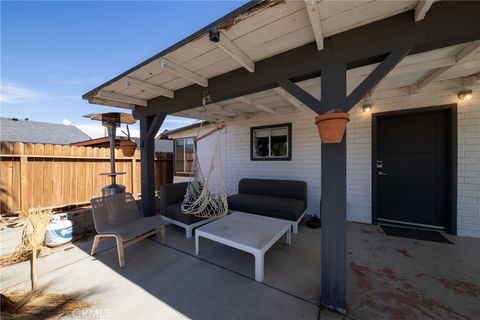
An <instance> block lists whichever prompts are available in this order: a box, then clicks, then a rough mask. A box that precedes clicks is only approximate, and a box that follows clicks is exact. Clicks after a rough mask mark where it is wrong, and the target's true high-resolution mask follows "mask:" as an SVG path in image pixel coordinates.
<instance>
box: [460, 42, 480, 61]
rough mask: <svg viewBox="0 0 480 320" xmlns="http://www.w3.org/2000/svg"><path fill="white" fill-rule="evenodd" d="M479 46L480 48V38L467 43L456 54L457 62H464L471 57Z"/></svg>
mask: <svg viewBox="0 0 480 320" xmlns="http://www.w3.org/2000/svg"><path fill="white" fill-rule="evenodd" d="M478 48H480V40H478V41H473V42H470V43H469V44H467V45H466V46H465V47H464V48H463V49H462V50H460V52H459V53H457V55H456V56H455V61H456V62H457V63H462V62H463V61H465V60H466V59H467V58H468V57H470V56H471V55H472V54H473V53H474V52H475V51H476V50H477V49H478Z"/></svg>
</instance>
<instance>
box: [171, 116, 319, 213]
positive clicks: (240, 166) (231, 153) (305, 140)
mask: <svg viewBox="0 0 480 320" xmlns="http://www.w3.org/2000/svg"><path fill="white" fill-rule="evenodd" d="M314 118H315V114H314V113H313V112H312V111H310V110H308V109H305V111H303V112H297V113H289V114H283V115H275V116H270V117H265V118H260V119H250V120H244V121H236V122H231V123H229V124H228V126H227V128H226V130H224V137H222V138H223V140H222V144H221V145H222V148H223V151H224V153H223V163H224V166H225V179H226V183H227V191H228V193H229V194H234V193H237V192H238V182H239V181H240V179H241V178H265V179H290V180H294V179H295V180H303V181H306V182H307V184H308V210H307V213H308V214H312V215H313V214H317V215H318V214H319V212H320V170H321V166H320V165H321V164H320V140H319V138H318V131H317V127H316V125H315V120H314ZM280 123H292V136H293V140H292V159H291V160H290V161H251V160H250V128H251V127H257V126H264V125H270V124H272V125H273V124H280ZM207 130H209V129H205V131H207ZM196 134H197V131H196V129H192V130H189V131H188V132H182V133H181V134H180V135H173V136H172V138H175V137H178V136H182V137H187V136H192V135H196ZM214 139H215V135H212V136H209V137H208V138H206V139H204V140H202V141H200V142H199V143H198V151H199V157H200V164H201V166H202V170H203V173H204V174H205V175H206V174H207V172H206V171H207V170H208V169H207V168H208V165H209V162H210V159H211V156H212V152H213V145H214V143H213V141H214ZM185 180H186V179H185V178H184V177H175V179H174V181H175V182H180V181H185Z"/></svg>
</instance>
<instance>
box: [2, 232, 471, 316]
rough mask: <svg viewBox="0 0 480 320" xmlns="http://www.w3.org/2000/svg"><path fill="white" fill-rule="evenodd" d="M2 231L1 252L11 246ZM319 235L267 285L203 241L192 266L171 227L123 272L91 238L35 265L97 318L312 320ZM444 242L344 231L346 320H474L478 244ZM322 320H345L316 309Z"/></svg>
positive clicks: (190, 245)
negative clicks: (95, 251) (93, 251)
mask: <svg viewBox="0 0 480 320" xmlns="http://www.w3.org/2000/svg"><path fill="white" fill-rule="evenodd" d="M4 232H5V231H3V232H2V243H10V244H11V241H4V240H8V239H11V238H12V236H10V235H8V234H6V233H4ZM320 232H321V231H320V229H317V230H312V229H308V228H306V227H305V226H303V225H302V226H301V228H300V232H299V234H297V235H294V236H293V239H292V246H291V247H288V246H286V245H285V244H284V241H283V239H282V240H280V241H279V242H278V243H277V244H275V246H274V247H273V248H272V249H271V250H270V251H269V252H268V253H267V255H266V257H265V281H264V282H263V283H257V282H255V281H254V280H253V278H254V260H253V256H251V255H249V254H247V253H243V252H240V251H238V250H235V249H232V248H229V247H226V246H223V245H220V244H217V243H214V242H212V241H210V240H206V239H201V251H200V256H199V257H198V258H197V257H195V255H194V240H193V238H192V239H185V238H184V232H183V230H181V229H178V228H177V227H175V226H169V227H167V237H168V239H167V244H166V245H162V244H161V243H160V241H159V239H158V238H152V239H147V240H144V241H142V242H139V243H137V244H135V245H132V246H131V247H128V248H127V249H126V266H125V268H119V267H118V263H117V256H116V250H115V249H113V248H112V247H113V242H110V241H104V242H103V243H102V244H101V246H100V250H101V253H100V254H99V255H97V256H96V257H90V256H89V255H88V252H89V250H90V247H91V239H89V240H88V241H84V242H75V243H74V244H75V247H74V248H73V249H71V250H68V251H63V252H58V253H55V254H53V255H51V256H47V257H42V258H40V259H39V269H40V272H39V273H40V275H41V276H40V281H41V282H42V283H47V282H50V283H51V284H52V286H51V287H50V288H49V290H50V291H54V292H57V293H71V292H80V293H82V292H83V293H85V294H86V297H85V300H86V301H88V302H89V303H90V304H91V310H90V311H91V312H93V313H92V314H93V315H95V318H97V319H98V318H104V319H156V318H158V319H160V318H161V319H181V318H193V319H318V317H319V304H318V301H319V299H320ZM445 236H446V237H447V238H448V239H449V240H451V241H452V242H453V243H454V244H453V245H452V244H445V243H435V242H426V241H419V240H411V239H404V238H396V237H389V236H386V235H385V234H384V233H383V231H382V229H381V228H380V227H379V226H373V225H362V224H357V223H349V224H348V250H347V251H348V252H347V254H348V263H349V265H348V292H347V300H348V313H347V318H349V319H350V318H351V319H472V320H473V319H480V268H479V267H480V239H473V238H462V237H454V236H450V235H445ZM3 253H4V252H3ZM28 270H29V266H28V263H21V264H17V265H14V266H10V267H5V268H2V269H1V280H2V292H4V291H7V292H8V291H12V290H26V289H28V287H29V281H28V275H29V273H28V272H29V271H28ZM92 314H90V315H92ZM69 316H70V318H74V315H67V316H66V317H67V318H68V317H69ZM75 316H77V317H78V316H79V314H75ZM320 318H321V319H341V318H343V317H342V316H339V315H337V314H333V313H330V312H328V311H326V310H322V312H321V315H320Z"/></svg>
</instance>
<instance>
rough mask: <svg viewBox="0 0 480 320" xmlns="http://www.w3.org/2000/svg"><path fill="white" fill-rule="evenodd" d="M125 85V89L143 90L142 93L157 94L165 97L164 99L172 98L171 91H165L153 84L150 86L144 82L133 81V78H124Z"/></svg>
mask: <svg viewBox="0 0 480 320" xmlns="http://www.w3.org/2000/svg"><path fill="white" fill-rule="evenodd" d="M125 84H126V85H127V87H134V88H137V89H140V90H143V91H147V92H150V93H154V94H157V95H159V96H165V97H168V98H173V91H172V90H168V89H165V88H162V87H159V86H156V85H154V84H151V83H148V82H145V81H141V80H138V79H135V78H132V77H126V78H125Z"/></svg>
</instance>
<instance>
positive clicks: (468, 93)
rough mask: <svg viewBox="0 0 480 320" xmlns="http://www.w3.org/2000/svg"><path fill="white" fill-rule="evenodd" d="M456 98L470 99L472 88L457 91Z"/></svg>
mask: <svg viewBox="0 0 480 320" xmlns="http://www.w3.org/2000/svg"><path fill="white" fill-rule="evenodd" d="M458 99H460V100H470V99H472V90H470V89H468V90H462V91H460V92H459V93H458Z"/></svg>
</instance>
